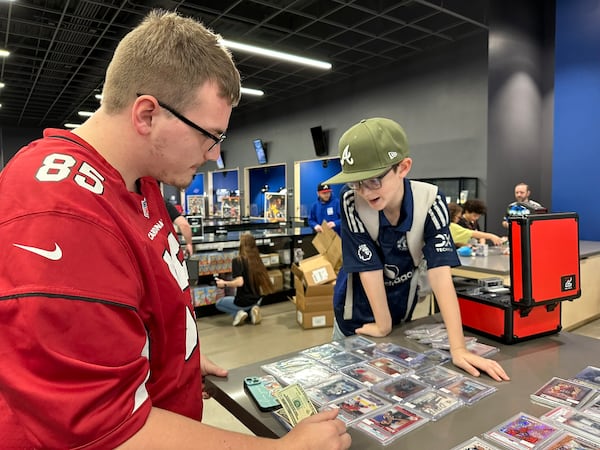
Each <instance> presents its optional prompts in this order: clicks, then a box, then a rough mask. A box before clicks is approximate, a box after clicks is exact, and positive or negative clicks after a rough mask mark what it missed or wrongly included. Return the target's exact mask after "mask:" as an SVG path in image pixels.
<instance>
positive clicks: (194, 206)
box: [186, 195, 206, 217]
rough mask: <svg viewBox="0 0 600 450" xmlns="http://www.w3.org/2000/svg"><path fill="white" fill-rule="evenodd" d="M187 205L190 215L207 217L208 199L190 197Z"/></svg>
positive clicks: (187, 197) (197, 196)
mask: <svg viewBox="0 0 600 450" xmlns="http://www.w3.org/2000/svg"><path fill="white" fill-rule="evenodd" d="M186 203H187V213H188V214H189V215H192V216H201V217H206V197H205V196H204V195H188V196H186Z"/></svg>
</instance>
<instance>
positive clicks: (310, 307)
mask: <svg viewBox="0 0 600 450" xmlns="http://www.w3.org/2000/svg"><path fill="white" fill-rule="evenodd" d="M296 310H297V311H302V312H316V311H333V299H332V298H331V297H296Z"/></svg>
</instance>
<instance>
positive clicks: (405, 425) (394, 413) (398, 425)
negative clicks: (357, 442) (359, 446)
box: [352, 405, 429, 445]
mask: <svg viewBox="0 0 600 450" xmlns="http://www.w3.org/2000/svg"><path fill="white" fill-rule="evenodd" d="M428 421H429V419H428V418H426V417H423V416H422V415H420V414H418V413H416V412H415V411H411V410H410V409H408V408H406V407H404V406H402V405H392V406H391V407H389V408H386V409H383V410H381V411H378V412H376V413H374V414H370V415H368V416H366V417H365V418H363V419H362V420H359V421H357V422H354V424H353V425H352V427H353V428H356V429H358V430H361V431H364V432H365V433H367V434H368V435H369V436H371V437H373V438H374V439H376V440H377V441H378V442H379V443H380V444H383V445H388V444H389V443H391V442H393V441H394V440H396V439H397V438H399V437H400V436H402V435H404V434H406V433H408V432H409V431H412V430H414V429H415V428H418V427H420V426H421V425H424V424H425V423H427V422H428Z"/></svg>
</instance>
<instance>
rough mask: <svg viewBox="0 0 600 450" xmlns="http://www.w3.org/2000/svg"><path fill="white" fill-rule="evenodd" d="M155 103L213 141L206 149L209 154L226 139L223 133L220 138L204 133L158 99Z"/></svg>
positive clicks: (198, 126) (200, 128) (202, 129)
mask: <svg viewBox="0 0 600 450" xmlns="http://www.w3.org/2000/svg"><path fill="white" fill-rule="evenodd" d="M136 95H137V96H138V97H140V96H142V95H144V94H136ZM154 98H156V97H154ZM156 101H157V102H158V106H160V107H161V108H163V109H166V110H167V111H169V112H170V113H171V114H173V115H174V116H175V117H177V118H178V119H179V120H181V121H182V122H183V123H185V124H186V125H188V126H190V127H192V128H193V129H194V130H196V131H199V132H200V133H202V134H203V135H204V136H205V137H207V138H209V139H211V140H213V141H214V144H213V145H211V146H210V147H208V150H207V151H208V152H210V151H211V150H212V149H213V148H214V147H215V146H216V145H218V144H221V143H222V142H223V141H224V140H225V139H227V136H226V135H225V133H222V134H221V135H220V136H215V135H214V134H212V133H210V132H208V131H206V130H205V129H204V128H202V127H201V126H200V125H197V124H195V123H194V122H192V121H191V120H190V119H188V118H187V117H185V116H184V115H183V114H181V113H178V112H177V111H176V110H174V109H173V108H171V107H170V106H169V105H167V104H165V103H163V102H161V101H160V100H159V99H157V98H156Z"/></svg>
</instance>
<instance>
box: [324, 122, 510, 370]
mask: <svg viewBox="0 0 600 450" xmlns="http://www.w3.org/2000/svg"><path fill="white" fill-rule="evenodd" d="M339 155H340V163H341V166H342V172H340V173H339V174H337V175H335V176H334V177H332V178H330V179H329V180H327V181H325V183H330V184H336V183H346V185H347V186H346V187H345V188H344V189H343V190H342V192H341V213H342V222H341V236H342V251H343V261H344V263H343V268H342V270H341V271H340V273H339V275H338V281H337V283H336V289H335V293H334V310H335V319H336V320H335V323H334V339H340V338H343V337H344V336H349V335H352V334H355V333H357V334H363V335H368V336H376V337H380V336H386V335H388V334H389V333H390V332H391V331H392V327H393V326H394V325H397V324H399V323H401V322H402V321H406V320H410V317H411V315H412V312H413V310H414V307H415V305H416V301H417V299H418V297H419V286H418V284H420V283H418V280H419V278H420V277H419V276H418V275H419V272H423V274H424V271H425V267H426V270H427V273H426V277H425V278H427V279H428V281H429V282H430V284H431V287H432V289H433V292H434V294H435V295H436V298H437V302H438V305H439V307H440V311H441V313H442V317H443V319H444V323H445V324H446V328H447V330H448V337H449V341H450V352H451V354H452V361H453V363H454V364H455V365H456V366H458V367H461V368H462V369H464V370H465V371H467V372H468V373H470V374H471V375H474V376H478V375H479V370H478V369H480V370H483V371H485V372H487V373H488V374H489V375H490V376H491V377H492V378H493V379H495V380H497V381H500V380H508V379H509V378H508V375H507V374H506V372H505V371H504V370H503V369H502V367H501V366H500V365H499V364H498V363H497V362H496V361H493V360H490V359H486V358H482V357H480V356H477V355H475V354H473V353H471V352H469V351H468V350H467V348H466V347H465V340H464V335H463V331H462V323H461V318H460V310H459V307H458V300H457V298H456V291H455V290H454V286H453V284H452V276H451V273H450V268H451V267H453V266H457V265H459V264H460V261H459V259H458V257H457V255H456V250H455V247H454V244H453V242H452V238H451V237H450V231H449V229H448V226H449V223H450V219H449V214H448V208H447V206H446V203H445V200H444V198H445V197H444V195H443V194H442V193H440V192H438V190H437V187H436V186H433V185H430V184H427V183H421V182H415V181H409V180H408V179H407V178H406V176H407V175H408V172H409V171H410V169H411V166H412V159H411V158H410V157H409V152H408V143H407V140H406V134H405V132H404V130H403V129H402V127H401V126H400V125H399V124H397V123H396V122H394V121H392V120H390V119H385V118H372V119H365V120H361V121H360V122H359V123H358V124H356V125H354V126H352V127H351V128H350V129H349V130H347V131H346V132H345V133H344V134H343V135H342V137H341V139H340V141H339ZM419 268H421V270H419ZM422 290H423V289H422V288H421V291H422Z"/></svg>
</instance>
